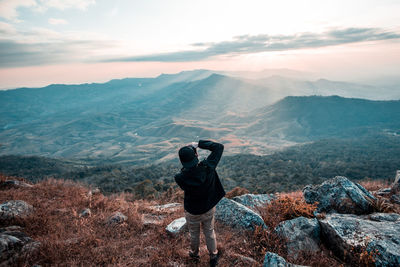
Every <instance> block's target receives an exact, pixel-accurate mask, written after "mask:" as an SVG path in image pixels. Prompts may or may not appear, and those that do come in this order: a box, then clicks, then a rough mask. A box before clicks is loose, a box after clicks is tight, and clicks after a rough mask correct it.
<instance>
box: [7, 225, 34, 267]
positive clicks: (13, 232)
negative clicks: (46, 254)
mask: <svg viewBox="0 0 400 267" xmlns="http://www.w3.org/2000/svg"><path fill="white" fill-rule="evenodd" d="M21 230H22V228H21V227H18V226H11V227H6V228H0V266H1V267H2V266H14V265H16V264H17V261H18V259H20V258H25V257H27V256H29V255H32V254H33V253H36V252H38V248H39V246H40V243H39V242H36V241H34V240H33V239H32V238H30V237H29V236H27V235H26V234H25V233H23V232H21Z"/></svg>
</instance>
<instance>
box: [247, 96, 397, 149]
mask: <svg viewBox="0 0 400 267" xmlns="http://www.w3.org/2000/svg"><path fill="white" fill-rule="evenodd" d="M250 118H251V119H250V120H251V121H254V122H255V123H253V125H251V126H250V127H249V128H248V129H246V130H245V131H249V132H252V133H253V134H254V135H256V136H260V137H262V136H277V137H278V136H279V137H281V138H283V139H288V140H293V141H300V142H301V141H303V142H304V141H313V140H319V139H323V138H351V137H354V136H358V137H359V136H368V135H371V134H376V133H381V132H384V131H387V132H394V133H398V131H399V129H400V101H371V100H365V99H352V98H342V97H339V96H331V97H321V96H311V97H304V96H303V97H286V98H284V99H283V100H281V101H279V102H277V103H276V104H274V105H271V106H269V107H266V108H262V109H259V110H255V111H253V112H252V116H250Z"/></svg>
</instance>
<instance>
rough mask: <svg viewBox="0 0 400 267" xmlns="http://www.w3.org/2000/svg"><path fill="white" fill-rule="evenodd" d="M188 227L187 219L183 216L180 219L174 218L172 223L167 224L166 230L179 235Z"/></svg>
mask: <svg viewBox="0 0 400 267" xmlns="http://www.w3.org/2000/svg"><path fill="white" fill-rule="evenodd" d="M185 229H186V219H185V217H181V218H179V219H176V220H173V221H172V222H171V223H170V224H168V225H167V227H166V228H165V230H166V231H167V233H169V234H172V235H178V234H179V233H181V232H183V231H184V230H185Z"/></svg>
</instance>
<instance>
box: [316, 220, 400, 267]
mask: <svg viewBox="0 0 400 267" xmlns="http://www.w3.org/2000/svg"><path fill="white" fill-rule="evenodd" d="M368 217H374V218H380V221H372V220H369V219H368ZM394 218H395V216H393V215H387V216H386V215H384V214H377V215H370V216H356V215H352V214H329V215H327V216H326V218H325V219H323V220H320V225H321V234H322V237H323V238H322V240H323V241H324V242H325V243H326V245H327V246H328V247H330V248H331V249H332V250H333V251H334V252H335V254H336V255H337V256H339V257H340V258H342V259H343V260H350V259H351V257H353V255H352V253H349V252H350V251H360V250H361V251H363V249H365V250H366V251H368V252H370V253H371V255H372V256H373V257H374V259H375V265H376V266H399V265H400V221H399V220H396V221H392V220H393V219H394Z"/></svg>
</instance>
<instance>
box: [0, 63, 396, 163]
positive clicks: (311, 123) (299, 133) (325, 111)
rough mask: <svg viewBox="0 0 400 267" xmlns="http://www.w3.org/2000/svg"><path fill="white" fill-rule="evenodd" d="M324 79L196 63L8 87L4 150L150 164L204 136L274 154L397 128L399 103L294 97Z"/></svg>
mask: <svg viewBox="0 0 400 267" xmlns="http://www.w3.org/2000/svg"><path fill="white" fill-rule="evenodd" d="M271 81H274V82H271ZM308 83H309V84H310V86H309V87H307V88H306V87H304V86H305V84H308ZM285 84H287V86H288V87H287V90H281V89H282V88H286V87H285V86H286V85H285ZM316 84H320V85H319V86H323V85H324V84H330V82H329V81H323V80H320V81H317V82H306V81H299V80H293V79H289V78H284V77H280V76H274V77H271V78H270V79H268V81H267V80H265V83H263V80H260V81H255V80H248V79H241V78H238V77H230V76H226V75H222V74H219V73H215V72H213V71H208V70H197V71H189V72H182V73H178V74H169V75H160V76H158V77H156V78H129V79H122V80H112V81H110V82H108V83H104V84H82V85H50V86H47V87H43V88H32V89H29V88H21V89H15V90H9V91H0V143H1V144H2V146H0V154H1V155H6V154H19V155H41V156H50V157H66V158H76V159H85V160H98V161H105V162H117V163H128V162H130V163H148V162H153V161H159V160H167V159H171V158H173V157H175V156H176V151H177V149H178V147H179V146H181V145H182V144H185V143H188V142H191V141H193V140H197V139H199V138H213V139H218V140H220V141H221V142H223V143H224V144H226V147H227V150H226V151H227V153H228V154H229V153H233V154H235V153H251V154H269V153H271V152H272V151H274V150H275V149H278V148H281V147H284V146H288V145H292V144H295V143H297V142H307V141H313V140H318V139H320V138H329V137H332V136H334V137H349V136H350V137H351V136H354V135H360V134H363V135H367V134H370V133H379V132H382V131H389V132H395V133H396V132H398V130H399V123H398V121H400V118H399V114H400V113H399V106H400V104H399V101H370V100H361V99H352V98H342V97H338V96H334V97H317V96H303V97H292V95H295V93H296V92H297V91H296V88H295V86H296V85H299V86H300V85H301V86H302V87H301V88H299V89H298V92H299V93H301V94H302V95H312V93H313V92H314V89H315V86H316ZM321 84H322V85H321ZM340 84H341V83H339V85H340ZM311 85H312V86H311ZM345 85H346V84H343V86H345ZM325 86H326V87H329V86H328V85H325ZM335 86H337V84H336V85H335ZM327 91H329V90H327ZM334 91H335V90H333V91H332V92H333V93H334ZM338 91H343V88H341V89H340V90H338ZM357 93H359V92H358V91H357ZM349 94H350V93H349ZM287 96H289V97H287Z"/></svg>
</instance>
